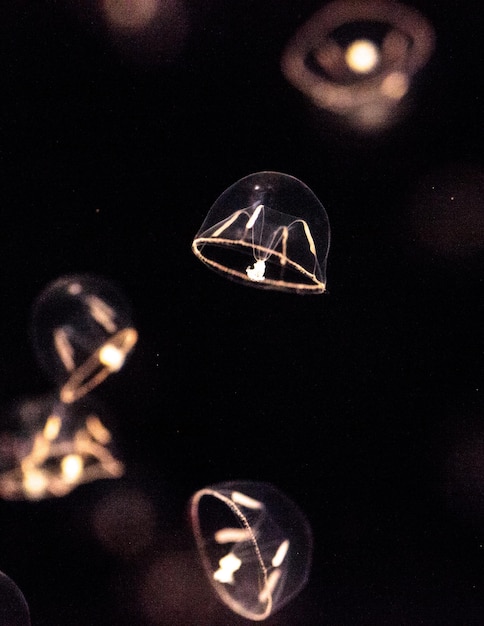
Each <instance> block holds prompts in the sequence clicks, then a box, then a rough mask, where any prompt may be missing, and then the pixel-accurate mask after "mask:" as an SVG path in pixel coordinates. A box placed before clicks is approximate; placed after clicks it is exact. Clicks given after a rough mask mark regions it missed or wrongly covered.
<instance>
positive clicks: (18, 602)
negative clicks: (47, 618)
mask: <svg viewBox="0 0 484 626" xmlns="http://www.w3.org/2000/svg"><path fill="white" fill-rule="evenodd" d="M0 626H30V615H29V607H28V605H27V602H26V601H25V598H24V595H23V593H22V592H21V591H20V589H19V588H18V587H17V585H16V584H15V583H14V582H13V580H12V579H11V578H9V577H8V576H7V575H6V574H4V573H3V572H0Z"/></svg>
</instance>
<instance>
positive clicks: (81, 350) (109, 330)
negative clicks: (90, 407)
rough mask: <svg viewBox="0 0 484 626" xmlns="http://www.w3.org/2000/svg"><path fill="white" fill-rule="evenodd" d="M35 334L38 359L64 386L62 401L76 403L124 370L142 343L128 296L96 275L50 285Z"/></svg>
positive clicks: (38, 307) (36, 313)
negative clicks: (113, 375)
mask: <svg viewBox="0 0 484 626" xmlns="http://www.w3.org/2000/svg"><path fill="white" fill-rule="evenodd" d="M32 335H33V342H34V349H35V352H36V354H37V358H38V360H39V362H40V364H41V366H42V367H43V369H44V370H45V372H46V373H47V375H48V376H49V377H50V378H51V379H52V380H54V382H55V383H56V384H57V385H59V387H60V399H61V400H62V401H63V402H75V401H76V400H78V399H79V398H81V397H82V396H84V395H85V394H86V393H88V392H89V391H91V390H92V389H94V388H95V387H96V386H97V385H99V384H100V383H101V382H102V381H103V380H105V379H106V378H107V377H108V376H109V375H110V374H111V373H113V372H117V371H119V370H120V369H121V368H122V367H123V365H124V363H125V360H126V357H127V356H128V354H129V353H130V352H131V350H132V349H133V347H134V346H135V344H136V341H137V339H138V333H137V331H136V330H135V328H133V326H132V323H131V311H130V306H129V304H128V302H127V301H126V299H125V297H124V296H123V294H122V293H121V292H120V291H119V290H118V289H117V288H116V287H115V286H114V285H113V284H112V283H111V282H110V281H108V280H106V279H104V278H100V277H98V276H92V275H78V276H77V275H73V276H63V277H61V278H58V279H57V280H55V281H54V282H52V283H50V284H49V285H48V286H47V287H46V288H45V289H44V290H43V291H42V293H41V294H40V295H39V297H38V298H37V300H36V302H35V304H34V308H33V317H32Z"/></svg>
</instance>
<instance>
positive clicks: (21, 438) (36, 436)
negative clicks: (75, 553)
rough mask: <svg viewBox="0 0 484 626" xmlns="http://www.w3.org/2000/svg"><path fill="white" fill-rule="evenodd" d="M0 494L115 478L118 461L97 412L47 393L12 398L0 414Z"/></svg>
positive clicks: (39, 495)
mask: <svg viewBox="0 0 484 626" xmlns="http://www.w3.org/2000/svg"><path fill="white" fill-rule="evenodd" d="M4 423H5V427H4V430H3V432H2V435H1V449H0V497H2V498H4V499H6V500H41V499H44V498H48V497H61V496H65V495H67V494H68V493H70V492H71V491H72V490H73V489H74V488H75V487H77V486H78V485H81V484H83V483H88V482H92V481H94V480H99V479H102V478H119V477H121V476H122V475H123V473H124V466H123V463H122V462H121V461H120V460H119V459H118V456H117V454H116V452H115V450H114V447H113V437H112V434H111V431H110V430H109V429H108V428H107V427H106V425H105V424H104V423H103V421H102V419H101V417H100V412H99V410H98V409H97V407H94V405H91V406H90V405H89V404H88V403H87V402H82V403H76V404H64V403H62V402H60V401H59V400H58V399H56V398H55V397H54V396H52V395H48V396H43V397H41V398H37V399H33V400H26V401H23V402H20V403H16V404H15V405H14V406H13V407H11V408H10V410H9V411H8V412H6V413H5V415H4Z"/></svg>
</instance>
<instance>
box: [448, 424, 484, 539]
mask: <svg viewBox="0 0 484 626" xmlns="http://www.w3.org/2000/svg"><path fill="white" fill-rule="evenodd" d="M441 430H442V433H443V434H442V433H441V434H439V436H440V437H443V443H442V448H443V467H442V476H441V480H440V481H439V482H440V489H441V492H442V495H443V497H444V500H445V503H446V506H447V508H448V509H449V510H450V511H452V512H453V514H454V515H455V516H456V518H458V519H459V520H460V521H461V522H465V523H466V524H469V525H470V526H472V527H474V528H479V530H480V531H482V528H483V524H484V427H483V425H482V420H481V419H480V418H479V417H476V416H474V417H470V416H467V417H466V418H465V420H463V419H462V418H460V419H459V417H458V416H457V417H456V418H455V421H454V422H452V423H449V422H447V423H444V424H442V425H441Z"/></svg>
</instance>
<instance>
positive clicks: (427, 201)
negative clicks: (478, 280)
mask: <svg viewBox="0 0 484 626" xmlns="http://www.w3.org/2000/svg"><path fill="white" fill-rule="evenodd" d="M410 229H411V235H412V238H413V239H414V240H415V241H416V242H417V243H418V244H419V245H421V246H422V247H424V248H426V249H428V250H429V251H430V252H431V253H432V254H437V255H439V256H441V257H443V258H448V259H468V258H472V257H475V256H476V255H481V254H482V253H483V251H484V168H483V167H482V166H480V165H477V164H466V163H454V164H449V165H447V166H445V167H442V168H440V169H438V170H434V171H433V172H431V173H429V174H427V175H425V176H424V177H422V178H421V179H420V181H419V182H418V183H417V185H416V187H415V189H414V192H413V197H412V199H411V203H410Z"/></svg>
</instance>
